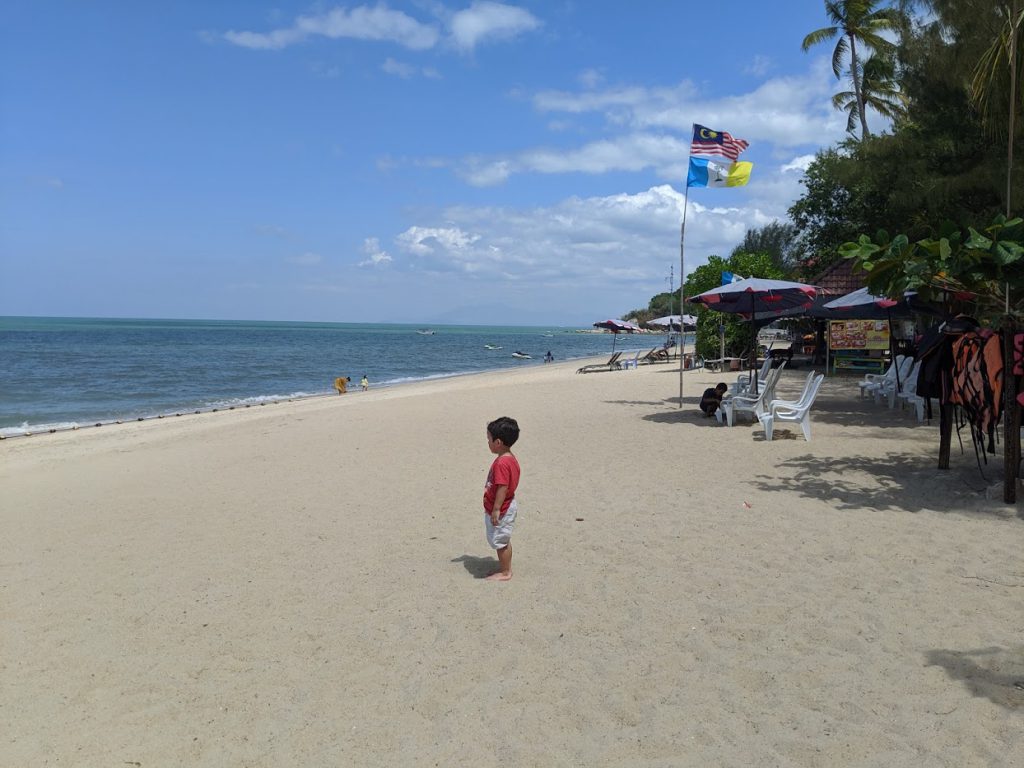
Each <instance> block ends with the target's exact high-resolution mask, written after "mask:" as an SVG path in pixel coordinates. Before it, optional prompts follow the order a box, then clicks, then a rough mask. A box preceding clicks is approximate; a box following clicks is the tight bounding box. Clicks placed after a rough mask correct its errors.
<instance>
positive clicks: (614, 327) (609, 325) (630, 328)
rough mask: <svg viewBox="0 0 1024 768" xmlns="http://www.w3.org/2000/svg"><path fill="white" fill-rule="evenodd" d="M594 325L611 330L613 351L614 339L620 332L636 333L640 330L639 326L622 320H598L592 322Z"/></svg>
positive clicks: (613, 348) (613, 349)
mask: <svg viewBox="0 0 1024 768" xmlns="http://www.w3.org/2000/svg"><path fill="white" fill-rule="evenodd" d="M594 327H595V328H604V329H605V330H606V331H611V332H612V352H614V351H615V339H617V338H618V336H619V334H620V333H636V332H637V331H639V330H640V326H637V325H633V324H632V323H627V322H624V321H622V320H599V321H597V322H596V323H594Z"/></svg>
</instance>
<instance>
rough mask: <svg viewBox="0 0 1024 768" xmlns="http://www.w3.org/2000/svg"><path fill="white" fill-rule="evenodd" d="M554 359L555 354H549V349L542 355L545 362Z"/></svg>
mask: <svg viewBox="0 0 1024 768" xmlns="http://www.w3.org/2000/svg"><path fill="white" fill-rule="evenodd" d="M554 360H555V356H554V355H552V354H551V350H550V349H549V350H548V353H547V354H546V355H544V362H545V363H552V362H554Z"/></svg>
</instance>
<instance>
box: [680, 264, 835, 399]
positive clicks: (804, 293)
mask: <svg viewBox="0 0 1024 768" xmlns="http://www.w3.org/2000/svg"><path fill="white" fill-rule="evenodd" d="M817 294H818V289H817V288H816V287H814V286H813V285H807V284H805V283H796V282H793V281H790V280H768V279H767V278H762V277H747V278H744V279H743V280H737V281H736V282H734V283H728V284H727V285H722V286H719V287H718V288H712V289H711V290H710V291H704V293H699V294H697V295H696V296H691V297H690V298H688V299H687V301H692V302H694V303H696V304H703V305H704V306H705V307H707V308H708V309H713V310H715V311H716V312H728V313H729V314H733V315H740V316H741V317H743V318H744V319H746V320H749V321H750V329H751V332H752V337H753V354H752V355H751V357H750V378H751V384H752V386H753V388H754V393H755V394H756V393H757V371H756V369H757V321H759V320H765V321H770V320H774V319H776V318H779V317H786V316H787V315H793V314H799V313H800V312H804V311H806V310H807V308H808V307H810V306H811V304H813V303H814V297H815V296H816V295H817Z"/></svg>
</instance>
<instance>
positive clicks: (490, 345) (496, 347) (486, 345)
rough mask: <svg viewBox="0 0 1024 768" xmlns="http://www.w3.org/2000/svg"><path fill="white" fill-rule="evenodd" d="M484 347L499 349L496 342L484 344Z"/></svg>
mask: <svg viewBox="0 0 1024 768" xmlns="http://www.w3.org/2000/svg"><path fill="white" fill-rule="evenodd" d="M484 349H501V347H499V346H498V345H497V344H484Z"/></svg>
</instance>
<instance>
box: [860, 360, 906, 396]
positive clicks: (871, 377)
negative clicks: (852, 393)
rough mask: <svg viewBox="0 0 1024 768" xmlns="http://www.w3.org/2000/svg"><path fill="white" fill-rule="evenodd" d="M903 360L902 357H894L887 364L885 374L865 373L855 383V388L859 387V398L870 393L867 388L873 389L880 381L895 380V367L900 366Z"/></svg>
mask: <svg viewBox="0 0 1024 768" xmlns="http://www.w3.org/2000/svg"><path fill="white" fill-rule="evenodd" d="M903 360H904V356H903V355H896V359H895V360H894V361H893V362H891V363H889V367H888V368H886V369H885V373H865V374H864V378H863V379H861V380H860V381H858V382H857V386H858V387H860V396H861V397H864V395H865V393H867V392H870V391H872V390H871V389H869V387H871V388H874V387H876V386H878V384H879V383H880V382H882V381H888V380H889V379H895V378H896V367H897V366H898V365H900V363H902V362H903Z"/></svg>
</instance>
